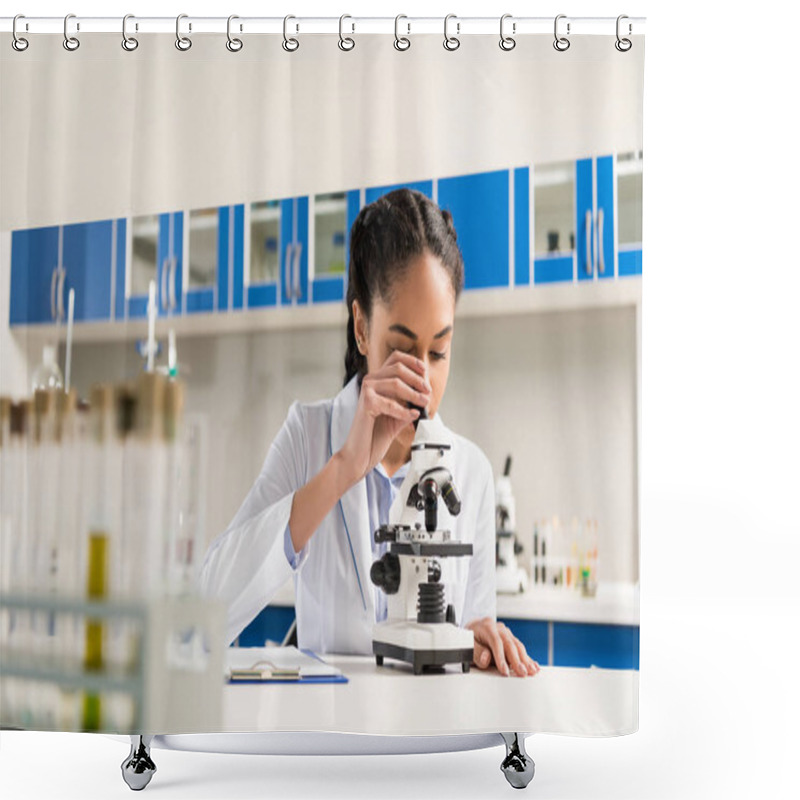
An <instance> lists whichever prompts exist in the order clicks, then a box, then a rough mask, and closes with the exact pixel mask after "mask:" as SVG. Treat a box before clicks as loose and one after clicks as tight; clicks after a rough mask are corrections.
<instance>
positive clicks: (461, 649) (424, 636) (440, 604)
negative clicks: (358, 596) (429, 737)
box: [370, 410, 475, 675]
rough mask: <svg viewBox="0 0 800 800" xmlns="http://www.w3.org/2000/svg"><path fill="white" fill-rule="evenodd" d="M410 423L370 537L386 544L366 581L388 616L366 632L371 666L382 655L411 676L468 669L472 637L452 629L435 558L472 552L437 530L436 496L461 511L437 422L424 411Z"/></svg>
mask: <svg viewBox="0 0 800 800" xmlns="http://www.w3.org/2000/svg"><path fill="white" fill-rule="evenodd" d="M415 427H416V431H417V432H416V436H415V437H414V443H413V444H412V445H411V465H410V467H409V470H408V474H407V475H406V477H405V480H404V481H403V484H402V485H401V487H400V491H399V493H398V495H397V497H396V498H395V500H394V503H392V507H391V509H390V510H389V524H388V525H382V526H381V527H380V528H379V529H378V530H377V531H375V541H376V542H389V543H390V544H389V549H388V550H387V551H386V553H384V554H383V556H381V558H379V559H378V560H377V561H375V562H374V563H373V564H372V569H371V570H370V578H371V579H372V582H373V583H374V584H375V585H376V586H378V587H380V588H381V589H382V590H383V591H384V592H386V594H387V617H386V619H385V620H384V621H382V622H376V623H375V625H374V627H373V629H372V652H373V653H374V654H375V661H376V663H377V664H378V666H380V665H381V664H383V659H384V657H389V658H394V659H398V660H400V661H405V662H408V663H410V664H411V665H412V666H413V669H414V674H415V675H420V674H421V673H422V671H423V669H425V668H426V667H439V668H443V667H444V665H445V664H451V663H455V664H459V663H460V664H461V669H462V671H463V672H469V667H470V664H471V662H472V657H473V650H474V647H475V638H474V635H473V633H472V631H471V630H467V629H464V628H459V627H458V625H457V623H456V615H455V608H454V607H453V605H452V604H448V605H447V606H446V607H445V594H444V584H443V583H442V582H441V580H440V579H441V577H442V568H441V565H440V563H439V560H440V559H442V558H450V557H454V556H471V555H472V543H469V542H460V541H458V540H456V539H452V538H451V535H450V531H446V530H437V526H438V507H439V500H440V499H441V500H443V501H444V504H445V505H446V506H447V510H448V511H449V512H450V513H451V514H452V515H453V516H457V515H458V513H459V512H460V511H461V500H460V498H459V496H458V492H457V491H456V487H455V486H454V485H453V476H452V473H451V470H450V467H451V460H452V459H451V451H452V446H451V444H450V442H449V437H448V436H447V432H446V431H445V429H444V426H443V425H442V424H441V423H440V422H439V421H438V420H436V419H428V418H427V414H426V413H425V411H424V410H420V417H419V419H418V420H417V422H416V424H415ZM420 512H424V519H425V524H424V526H423V525H422V524H421V523H420V522H419V513H420Z"/></svg>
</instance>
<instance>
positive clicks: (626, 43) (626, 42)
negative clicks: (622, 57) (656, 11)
mask: <svg viewBox="0 0 800 800" xmlns="http://www.w3.org/2000/svg"><path fill="white" fill-rule="evenodd" d="M623 19H629V17H628V15H627V14H620V15H619V16H618V17H617V41H616V42H614V47H616V48H617V50H619V52H620V53H627V52H628V50H630V49H631V47H633V42H632V41H631V40H630V39H628V38H627V37H620V35H619V23H620V22H621V21H622V20H623ZM632 32H633V28H632V26H631V23H630V22H629V23H628V36H630V35H631V33H632Z"/></svg>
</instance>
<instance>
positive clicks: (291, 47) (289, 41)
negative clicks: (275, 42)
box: [283, 14, 300, 53]
mask: <svg viewBox="0 0 800 800" xmlns="http://www.w3.org/2000/svg"><path fill="white" fill-rule="evenodd" d="M290 19H297V17H293V16H292V15H291V14H287V15H286V16H285V17H284V18H283V49H284V50H285V51H286V52H287V53H293V52H294V51H295V50H297V48H298V47H300V42H298V41H297V39H294V38H288V37H287V36H286V23H287V22H288V21H289V20H290ZM297 29H298V30H299V26H297Z"/></svg>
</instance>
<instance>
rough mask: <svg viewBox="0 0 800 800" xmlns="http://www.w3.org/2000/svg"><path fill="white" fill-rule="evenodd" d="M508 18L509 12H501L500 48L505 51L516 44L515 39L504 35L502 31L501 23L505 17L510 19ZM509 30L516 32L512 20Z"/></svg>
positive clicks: (501, 25)
mask: <svg viewBox="0 0 800 800" xmlns="http://www.w3.org/2000/svg"><path fill="white" fill-rule="evenodd" d="M510 18H511V14H503V16H502V17H500V49H501V50H506V51H508V50H513V49H514V48H515V47H516V46H517V42H516V40H515V39H513V38H512V37H511V36H506V35H505V34H504V33H503V23H504V22H505V21H506V20H507V19H510ZM511 32H512V33H516V32H517V23H516V22H512V23H511Z"/></svg>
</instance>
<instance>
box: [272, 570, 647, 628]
mask: <svg viewBox="0 0 800 800" xmlns="http://www.w3.org/2000/svg"><path fill="white" fill-rule="evenodd" d="M272 605H276V606H294V584H293V583H292V581H287V582H286V583H285V584H284V586H283V587H282V588H281V589H280V591H279V592H278V593H277V594H276V596H275V598H274V599H273V601H272ZM497 616H498V617H501V618H504V619H534V620H543V621H553V622H590V623H597V624H602V625H638V624H639V584H638V583H637V584H632V583H608V582H607V583H603V582H600V583H599V584H598V586H597V594H596V595H595V596H594V597H582V596H581V594H580V592H578V591H573V590H571V589H560V588H556V587H553V586H546V587H542V586H536V587H532V588H529V589H528V591H526V592H522V593H521V594H516V595H512V594H498V595H497Z"/></svg>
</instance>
